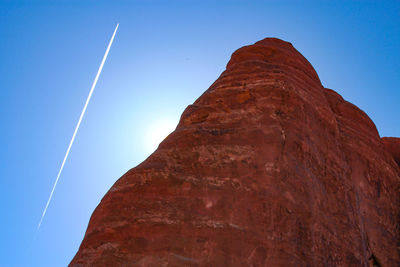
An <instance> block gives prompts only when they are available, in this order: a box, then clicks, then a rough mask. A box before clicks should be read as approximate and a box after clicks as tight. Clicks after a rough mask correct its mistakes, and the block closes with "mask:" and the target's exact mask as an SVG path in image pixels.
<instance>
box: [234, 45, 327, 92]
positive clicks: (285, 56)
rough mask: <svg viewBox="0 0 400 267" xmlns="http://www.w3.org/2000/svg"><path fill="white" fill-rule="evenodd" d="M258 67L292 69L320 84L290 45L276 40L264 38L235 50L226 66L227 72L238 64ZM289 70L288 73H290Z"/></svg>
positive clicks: (312, 69)
mask: <svg viewBox="0 0 400 267" xmlns="http://www.w3.org/2000/svg"><path fill="white" fill-rule="evenodd" d="M251 63H252V64H254V65H256V64H257V65H258V66H259V67H260V68H261V69H262V68H264V69H271V68H277V69H280V71H287V69H294V70H297V71H301V72H304V73H305V74H306V75H307V76H309V77H310V78H311V79H312V80H313V81H314V82H316V83H318V84H321V83H320V80H319V77H318V75H317V73H316V71H315V70H314V68H313V67H312V65H311V64H310V63H309V62H308V60H307V59H306V58H305V57H303V56H302V55H301V54H300V53H299V52H298V51H297V50H296V49H295V48H294V47H293V45H292V44H291V43H289V42H286V41H282V40H280V39H277V38H265V39H263V40H261V41H258V42H256V43H255V44H253V45H249V46H244V47H242V48H240V49H238V50H236V51H235V52H234V53H233V54H232V57H231V59H230V61H229V62H228V64H227V70H231V69H232V68H234V67H238V65H240V64H245V65H246V66H248V65H249V64H251ZM290 72H291V70H289V72H288V73H290Z"/></svg>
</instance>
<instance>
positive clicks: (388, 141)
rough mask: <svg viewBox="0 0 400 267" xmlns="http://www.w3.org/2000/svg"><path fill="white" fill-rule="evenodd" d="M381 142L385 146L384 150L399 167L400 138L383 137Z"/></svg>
mask: <svg viewBox="0 0 400 267" xmlns="http://www.w3.org/2000/svg"><path fill="white" fill-rule="evenodd" d="M382 142H383V143H384V144H385V146H386V149H387V150H388V151H389V152H390V153H392V155H393V159H394V160H395V161H396V162H397V164H398V165H399V166H400V138H396V137H383V138H382Z"/></svg>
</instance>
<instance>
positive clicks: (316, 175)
mask: <svg viewBox="0 0 400 267" xmlns="http://www.w3.org/2000/svg"><path fill="white" fill-rule="evenodd" d="M384 144H385V145H386V146H385V145H384ZM398 145H399V142H398V139H394V141H393V140H392V139H383V142H382V141H381V139H380V137H379V134H378V132H377V130H376V128H375V125H374V123H373V122H372V121H371V120H370V119H369V117H368V116H367V115H366V114H365V113H364V112H362V111H361V110H360V109H358V108H357V107H356V106H354V105H352V104H350V103H349V102H347V101H345V100H343V99H342V97H341V96H339V95H338V94H337V93H335V92H334V91H332V90H330V89H325V88H323V86H322V85H321V83H320V81H319V78H318V75H317V74H316V72H315V71H314V69H313V67H312V66H311V64H310V63H309V62H308V61H307V60H306V59H305V58H304V57H303V56H302V55H301V54H300V53H298V52H297V51H296V50H295V49H294V48H293V46H292V45H291V44H290V43H287V42H284V41H281V40H278V39H270V38H268V39H264V40H262V41H260V42H257V43H256V44H254V45H250V46H246V47H243V48H240V49H239V50H237V51H236V52H235V53H234V54H233V55H232V58H231V60H230V61H229V63H228V65H227V69H226V71H224V72H223V73H222V74H221V76H220V77H219V78H218V80H216V81H215V82H214V84H213V85H212V86H211V87H210V88H209V89H208V90H207V91H206V92H205V93H204V94H203V95H202V96H201V97H200V98H199V99H197V100H196V101H195V103H194V104H192V105H190V106H188V107H187V109H186V110H185V111H184V112H183V114H182V117H181V120H180V122H179V124H178V126H177V128H176V130H175V131H174V132H173V133H171V134H170V135H169V136H168V137H167V138H166V139H165V140H164V141H163V142H162V143H161V144H160V146H159V147H158V149H157V150H156V151H155V152H154V153H153V154H152V155H151V156H150V157H149V158H148V159H146V160H145V161H144V162H143V163H141V164H140V165H139V166H137V167H135V168H133V169H131V170H130V171H128V172H127V173H126V174H125V175H124V176H122V177H121V178H120V179H119V180H118V181H117V182H116V183H115V184H114V185H113V187H112V188H111V189H110V190H109V192H108V193H107V194H106V195H105V196H104V198H103V199H102V201H101V203H100V204H99V206H98V207H97V208H96V210H95V211H94V213H93V215H92V217H91V219H90V223H89V226H88V229H87V232H86V234H85V237H84V240H83V242H82V244H81V246H80V248H79V251H78V253H77V254H76V256H75V257H74V259H73V260H72V262H71V264H70V266H75V267H76V266H373V264H379V265H380V266H398V265H399V262H400V256H399V250H398V244H399V215H400V199H399V185H400V170H399V166H397V165H396V163H395V161H394V160H393V155H392V154H394V155H395V159H396V155H397V156H398V155H399V153H398V152H399V150H398V148H399V146H398ZM391 153H392V154H391Z"/></svg>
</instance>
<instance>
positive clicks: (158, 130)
mask: <svg viewBox="0 0 400 267" xmlns="http://www.w3.org/2000/svg"><path fill="white" fill-rule="evenodd" d="M176 125H177V122H176V121H175V120H173V119H171V118H163V119H160V120H157V121H155V122H153V123H151V124H150V126H149V128H148V130H147V133H146V136H145V140H146V142H145V145H146V151H148V152H149V153H152V152H154V150H156V149H157V147H158V145H159V144H160V143H161V142H162V141H163V140H164V139H165V137H167V136H168V135H169V134H170V133H171V132H172V131H174V130H175V128H176Z"/></svg>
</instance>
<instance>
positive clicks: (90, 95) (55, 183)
mask: <svg viewBox="0 0 400 267" xmlns="http://www.w3.org/2000/svg"><path fill="white" fill-rule="evenodd" d="M118 26H119V23H118V24H117V27H115V30H114V33H113V35H112V37H111V40H110V43H109V44H108V47H107V50H106V53H105V54H104V57H103V60H102V61H101V64H100V67H99V70H98V71H97V74H96V78H94V81H93V84H92V88H90V92H89V96H88V97H87V99H86V103H85V106H84V107H83V110H82V113H81V116H80V117H79V121H78V124H77V125H76V127H75V131H74V134H73V135H72V139H71V142H70V143H69V146H68V149H67V153H65V156H64V160H63V162H62V164H61V168H60V170H59V171H58V174H57V179H56V181H55V182H54V185H53V189H52V190H51V193H50V197H49V200H47V204H46V207H45V208H44V211H43V214H42V217H41V218H40V222H39V225H38V227H37V230H39V228H40V225H41V224H42V221H43V218H44V215H46V211H47V208H48V207H49V203H50V201H51V198H52V197H53V193H54V189H56V186H57V183H58V179H60V175H61V172H62V170H63V168H64V164H65V161H66V160H67V158H68V154H69V151H70V150H71V146H72V144H73V143H74V140H75V136H76V133H77V132H78V129H79V125H81V122H82V118H83V115H85V111H86V108H87V105H88V104H89V101H90V98H91V97H92V93H93V90H94V88H95V86H96V83H97V80H98V79H99V76H100V73H101V70H102V69H103V65H104V62H105V61H106V59H107V55H108V52H109V51H110V47H111V45H112V42H113V40H114V36H115V34H116V33H117V30H118Z"/></svg>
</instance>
